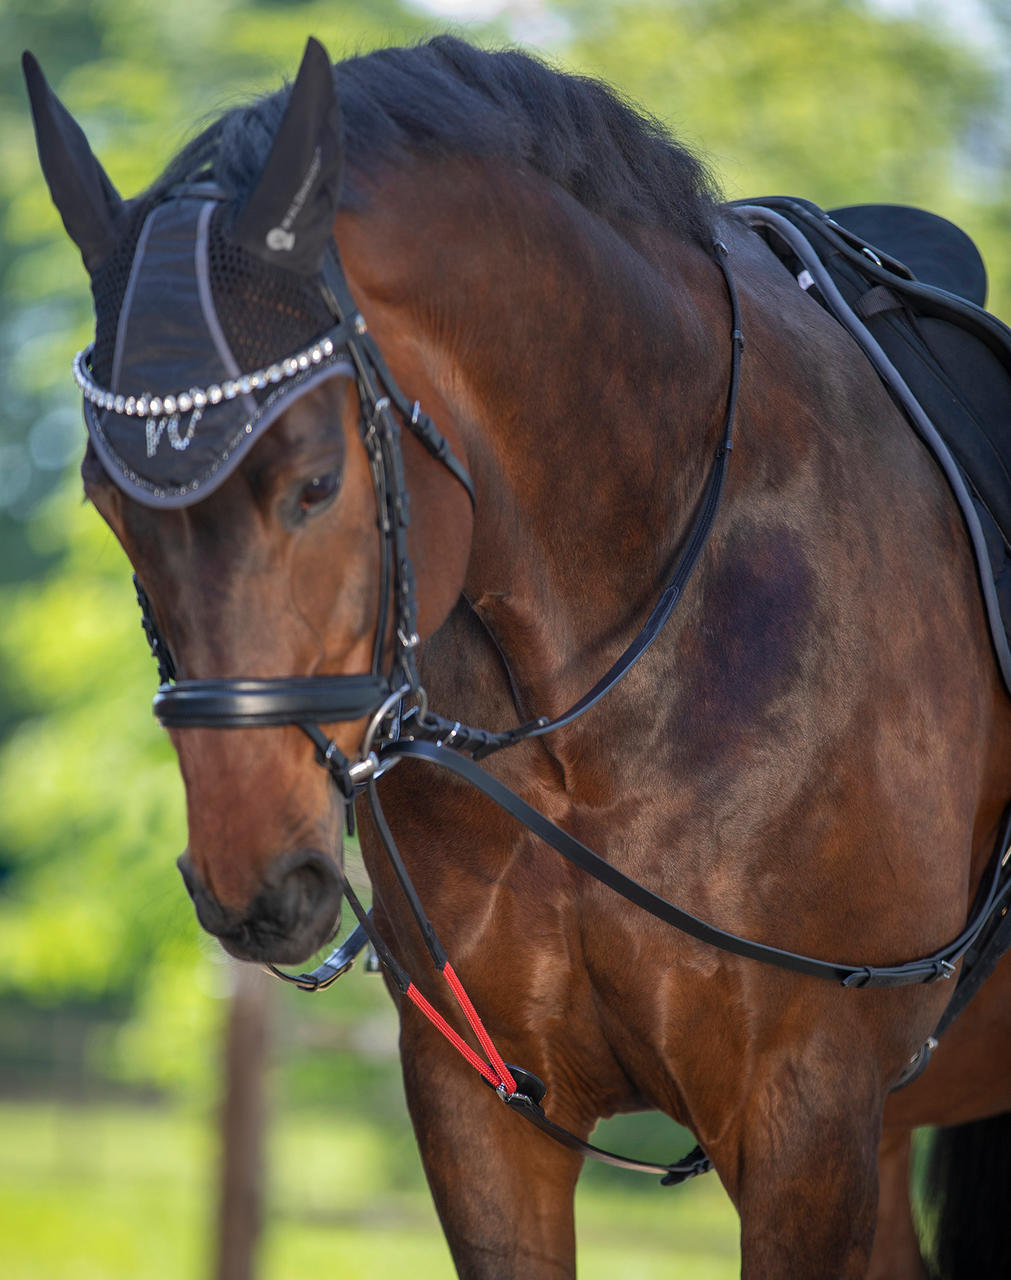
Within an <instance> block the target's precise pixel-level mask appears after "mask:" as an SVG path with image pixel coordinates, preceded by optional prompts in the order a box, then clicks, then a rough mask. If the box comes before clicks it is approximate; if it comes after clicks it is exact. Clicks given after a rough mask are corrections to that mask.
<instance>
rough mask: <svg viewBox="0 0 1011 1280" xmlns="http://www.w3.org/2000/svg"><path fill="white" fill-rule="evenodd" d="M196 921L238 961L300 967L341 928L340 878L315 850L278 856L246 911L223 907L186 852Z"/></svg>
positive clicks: (182, 865) (183, 863) (183, 867)
mask: <svg viewBox="0 0 1011 1280" xmlns="http://www.w3.org/2000/svg"><path fill="white" fill-rule="evenodd" d="M178 866H179V871H180V873H181V874H182V878H183V883H184V884H185V885H186V889H187V891H188V893H189V895H190V897H191V898H192V899H193V905H194V907H195V908H196V913H197V919H198V920H199V921H200V924H201V926H202V927H203V928H204V929H206V930H207V932H208V933H210V934H213V935H214V937H216V938H217V939H218V941H219V942H220V943H221V945H222V946H223V947H224V949H225V950H226V951H227V952H228V953H229V955H233V956H235V957H236V959H238V960H255V961H259V962H261V963H272V964H301V963H302V962H303V961H304V960H306V959H308V957H309V956H311V955H312V954H313V952H314V951H317V950H318V949H319V948H320V947H321V946H323V945H324V944H325V943H326V942H329V940H330V939H331V938H332V937H333V936H334V934H335V933H336V932H337V928H338V926H339V924H340V914H341V876H340V872H339V870H338V868H337V866H336V864H335V863H334V861H333V859H332V858H330V857H328V856H327V855H326V854H324V853H320V852H319V851H318V850H316V849H300V850H296V851H294V852H292V853H289V854H286V855H284V856H283V857H281V858H278V859H277V860H276V861H275V862H274V863H273V864H272V865H271V867H270V869H269V871H268V872H267V874H266V876H265V877H264V880H263V885H262V888H261V889H260V891H259V893H257V895H256V897H255V898H254V899H253V900H252V902H250V904H249V906H248V907H247V908H246V910H245V911H243V912H239V911H236V910H235V909H233V908H231V907H228V906H225V905H223V904H222V903H221V902H219V901H218V899H217V898H215V896H214V895H213V894H212V893H211V891H210V890H209V889H208V888H207V887H206V885H204V884H203V883H202V881H201V880H200V877H199V876H198V875H197V873H196V871H195V870H194V867H193V863H192V860H191V859H190V856H189V854H188V853H184V854H182V855H181V857H180V858H179V860H178Z"/></svg>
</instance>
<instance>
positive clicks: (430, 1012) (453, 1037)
mask: <svg viewBox="0 0 1011 1280" xmlns="http://www.w3.org/2000/svg"><path fill="white" fill-rule="evenodd" d="M407 998H408V999H409V1000H410V1001H411V1002H412V1003H413V1004H415V1005H416V1006H417V1007H418V1008H419V1009H420V1010H421V1012H422V1013H423V1014H424V1015H425V1017H426V1018H427V1019H428V1020H429V1022H431V1023H432V1024H433V1025H434V1026H436V1027H437V1028H438V1029H439V1030H440V1031H441V1032H442V1034H443V1035H444V1036H445V1037H446V1039H447V1040H448V1041H449V1042H450V1044H452V1045H453V1046H454V1048H456V1049H457V1050H458V1051H459V1052H460V1053H462V1054H463V1056H464V1057H465V1058H466V1059H467V1061H468V1062H469V1063H470V1065H471V1066H472V1067H473V1068H474V1070H475V1071H480V1073H481V1074H482V1075H483V1076H484V1078H485V1079H486V1080H487V1081H488V1083H489V1084H490V1085H492V1086H493V1087H494V1088H496V1089H497V1088H498V1087H499V1085H500V1084H504V1083H506V1082H505V1081H504V1080H502V1079H501V1077H500V1076H497V1075H496V1074H495V1072H494V1070H493V1069H492V1068H491V1067H490V1066H489V1065H488V1064H487V1062H485V1061H484V1059H483V1058H482V1057H481V1055H480V1054H478V1053H475V1052H474V1050H473V1049H472V1048H471V1047H470V1045H469V1044H468V1043H467V1042H466V1040H464V1039H463V1038H462V1037H461V1036H459V1035H458V1034H457V1033H456V1032H455V1031H454V1030H453V1028H452V1027H451V1026H450V1025H449V1023H448V1022H447V1021H446V1019H445V1018H444V1017H443V1016H442V1014H441V1013H439V1011H438V1010H437V1009H435V1008H433V1007H432V1005H431V1004H429V1002H428V1001H427V1000H426V999H425V997H424V996H423V995H422V994H421V992H420V991H419V990H418V988H417V987H416V986H415V985H414V983H413V982H412V983H411V985H410V986H409V987H408V988H407ZM511 1079H512V1077H510V1080H511ZM510 1092H515V1086H514V1088H513V1089H512V1090H511V1091H510Z"/></svg>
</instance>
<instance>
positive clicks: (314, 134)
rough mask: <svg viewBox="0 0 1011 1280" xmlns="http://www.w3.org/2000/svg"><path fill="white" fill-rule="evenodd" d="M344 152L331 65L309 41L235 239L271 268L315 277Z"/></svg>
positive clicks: (329, 226)
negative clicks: (270, 265) (279, 268)
mask: <svg viewBox="0 0 1011 1280" xmlns="http://www.w3.org/2000/svg"><path fill="white" fill-rule="evenodd" d="M342 159H343V148H342V145H341V121H340V109H339V107H338V105H337V95H336V93H335V92H334V84H333V67H332V66H331V64H330V59H329V57H328V55H327V52H326V50H325V49H324V48H323V46H322V45H321V44H320V43H319V41H318V40H314V39H312V38H311V37H310V39H309V41H308V42H307V44H306V46H305V53H304V54H303V55H302V65H301V66H300V67H299V69H298V76H297V77H296V79H295V83H294V85H293V86H292V90H291V97H290V98H289V99H288V105H287V106H286V107H285V110H284V115H283V116H282V117H281V123H280V126H279V127H278V130H277V136H276V137H275V138H274V142H273V145H272V146H271V149H270V155H269V156H268V157H267V162H266V164H265V165H264V167H263V172H262V173H261V174H260V179H259V181H258V182H257V184H256V187H255V189H254V190H253V194H252V195H251V196H250V197H249V199H248V200H247V201H246V203H245V205H244V206H243V208H242V209H241V210H240V212H239V214H238V216H237V218H236V220H235V226H234V228H233V230H232V236H233V238H234V239H235V240H236V241H237V242H238V243H239V244H241V245H242V246H243V247H244V248H246V249H248V250H249V251H250V252H251V253H255V254H256V255H257V257H259V258H262V259H264V260H265V261H267V262H270V263H273V264H274V265H275V266H279V267H287V269H288V270H289V271H296V272H298V273H299V274H300V275H305V276H314V275H318V274H319V271H320V269H321V267H322V264H323V254H324V253H325V251H326V246H327V242H328V241H329V239H330V236H331V235H332V234H333V223H334V218H335V217H336V216H337V201H338V199H339V198H340V186H341V168H342Z"/></svg>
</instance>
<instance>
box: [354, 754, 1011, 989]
mask: <svg viewBox="0 0 1011 1280" xmlns="http://www.w3.org/2000/svg"><path fill="white" fill-rule="evenodd" d="M379 758H380V762H381V764H384V765H385V764H388V763H392V762H394V761H396V760H403V759H416V760H426V761H428V762H429V763H430V764H436V765H439V766H440V767H442V768H444V769H448V770H449V771H450V772H451V773H454V774H456V775H457V777H459V778H463V779H464V781H466V782H469V783H470V784H471V785H472V786H474V787H477V789H478V790H479V791H481V792H483V794H484V795H486V796H487V797H488V798H489V800H493V801H494V802H495V803H496V804H497V805H498V806H499V807H500V808H501V809H503V810H504V811H505V812H506V813H508V814H509V815H510V816H511V817H513V818H515V819H516V820H517V821H518V822H521V823H522V824H523V825H524V826H525V827H527V828H528V830H530V831H532V832H533V833H534V835H536V836H539V837H540V839H542V840H543V841H544V842H545V843H546V844H548V845H550V846H551V847H552V848H553V849H555V850H556V851H557V852H558V853H560V854H561V855H562V857H563V858H566V859H567V860H568V861H569V862H571V863H573V864H574V865H575V866H577V867H580V868H581V869H582V870H583V871H586V872H588V873H589V874H590V875H591V876H593V877H594V879H596V880H599V881H600V882H601V883H602V884H606V885H607V886H608V888H610V889H613V890H614V892H615V893H618V894H620V895H621V896H622V897H623V898H625V899H627V900H628V901H629V902H632V903H634V904H635V905H636V906H638V907H641V908H642V909H643V910H644V911H648V912H649V913H650V915H653V916H656V918H657V919H658V920H663V921H664V922H665V923H666V924H669V925H673V926H674V928H676V929H679V930H680V931H681V932H682V933H686V934H688V935H689V936H690V937H692V938H697V939H698V940H699V941H700V942H705V943H708V944H709V945H710V946H714V947H717V948H719V949H720V950H721V951H728V952H730V953H731V954H733V955H738V956H743V957H745V958H747V959H751V960H761V961H764V962H765V963H766V964H772V965H776V966H777V967H779V968H782V969H790V970H792V971H793V972H794V973H803V974H808V975H809V976H811V977H814V978H827V979H829V980H830V981H833V982H838V983H841V984H842V986H844V987H902V986H911V985H916V984H923V983H927V982H936V981H937V980H938V979H948V978H951V977H952V975H953V974H954V972H955V966H956V964H957V963H958V961H959V960H960V959H961V958H962V956H963V955H964V954H965V953H966V952H967V951H968V950H969V948H970V947H971V946H972V945H973V943H974V942H975V941H976V940H977V938H978V937H979V936H980V934H981V933H982V932H983V930H984V928H985V927H986V925H987V922H988V921H989V920H991V919H992V917H993V916H994V914H995V912H997V911H998V910H999V909H1000V908H1001V907H1002V905H1005V904H1006V903H1007V902H1008V900H1009V899H1011V876H1005V875H1003V872H1004V870H1005V866H1006V860H1005V855H1006V854H1007V853H1008V850H1009V847H1011V805H1009V806H1008V808H1007V809H1006V810H1005V812H1004V816H1003V819H1002V822H1001V826H1000V832H999V835H998V839H997V848H996V855H995V857H994V860H993V861H994V868H993V872H992V876H991V880H990V883H989V886H988V889H987V890H986V893H985V895H984V897H983V900H982V902H980V903H979V905H978V906H977V908H976V911H975V912H974V913H973V916H972V918H971V919H970V921H969V923H968V924H967V925H966V927H965V929H963V931H962V932H961V933H960V934H959V935H958V937H957V938H954V939H952V941H951V942H949V943H948V944H947V945H946V946H943V947H941V948H940V949H939V950H937V951H935V952H934V953H933V954H932V955H929V956H924V957H922V958H921V959H918V960H910V961H907V962H906V963H904V964H898V965H854V964H839V963H835V962H833V961H829V960H819V959H816V958H814V957H813V956H805V955H800V954H798V953H796V952H793V951H786V950H783V949H781V948H779V947H773V946H769V945H768V944H766V943H763V942H754V941H752V940H751V939H749V938H742V937H740V936H739V935H738V934H735V933H730V932H728V931H727V930H724V929H720V928H718V927H717V926H716V925H713V924H709V923H707V922H706V921H705V920H700V919H699V917H698V916H694V915H692V914H691V912H689V911H685V910H684V909H683V908H682V907H677V906H675V905H674V903H672V902H668V901H667V899H666V898H661V897H660V896H659V895H658V894H655V893H653V892H652V890H650V889H647V888H646V887H645V885H642V884H640V883H639V882H638V881H637V880H633V879H631V877H630V876H626V875H625V874H624V873H623V872H621V871H619V870H618V869H617V868H616V867H614V866H612V865H611V863H609V862H605V860H604V859H603V858H601V857H600V855H599V854H596V853H594V852H593V850H592V849H588V848H587V847H586V845H584V844H582V843H581V842H580V841H579V840H577V839H576V838H575V837H574V836H571V835H569V833H568V832H567V831H564V830H563V829H562V828H561V827H559V826H558V825H557V824H556V823H554V822H552V821H551V819H550V818H546V817H545V816H544V815H543V814H542V813H539V812H538V811H537V810H536V809H534V808H533V807H532V806H531V805H529V804H527V802H526V801H525V800H523V799H522V798H521V797H520V796H518V795H516V793H515V792H514V791H511V790H510V789H509V788H508V787H507V786H505V785H504V783H501V782H499V780H498V779H497V778H494V777H492V775H491V774H489V773H487V772H486V771H485V770H484V769H482V768H481V767H480V766H479V765H477V764H475V763H474V762H473V761H472V760H469V759H467V757H466V756H462V755H460V754H459V753H458V752H455V751H452V750H450V749H447V748H446V747H440V746H439V745H438V744H436V743H432V742H419V741H410V740H408V741H403V742H395V743H388V744H386V745H385V746H383V748H382V749H381V750H380V752H379Z"/></svg>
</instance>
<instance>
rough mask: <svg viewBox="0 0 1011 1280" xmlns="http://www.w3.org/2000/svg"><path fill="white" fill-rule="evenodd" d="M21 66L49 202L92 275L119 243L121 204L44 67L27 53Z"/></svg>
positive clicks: (117, 194) (82, 132)
mask: <svg viewBox="0 0 1011 1280" xmlns="http://www.w3.org/2000/svg"><path fill="white" fill-rule="evenodd" d="M21 65H22V68H23V69H24V73H25V82H26V84H27V85H28V98H29V101H30V102H31V108H32V119H33V121H34V122H35V137H36V141H37V142H38V148H39V160H40V161H41V163H42V172H43V173H44V174H45V177H46V182H47V183H48V184H49V191H50V194H51V195H52V197H53V204H55V205H56V208H57V209H58V210H59V213H60V217H61V218H62V219H63V225H64V226H65V227H66V228H67V232H68V234H69V235H70V238H71V239H72V240H73V242H74V243H75V244H76V245H77V247H78V249H80V251H81V257H82V258H83V259H84V265H85V266H86V267H87V268H88V271H89V272H90V274H91V275H94V274H95V271H96V270H97V269H98V267H99V266H101V264H102V263H103V262H104V261H105V259H106V258H107V257H108V255H109V254H110V253H111V251H112V249H113V247H114V246H115V244H116V241H117V239H118V234H119V232H118V225H117V219H118V217H119V213H120V211H121V209H122V207H123V202H122V200H121V199H120V197H119V193H118V192H117V191H116V188H115V187H114V186H113V185H112V183H111V182H110V181H109V178H108V175H107V174H106V172H105V170H104V169H103V168H102V166H101V165H100V164H99V163H98V161H97V160H96V159H95V157H94V155H93V153H92V150H91V147H90V146H89V145H88V139H87V138H86V137H85V136H84V131H83V130H82V129H81V126H80V125H79V124H78V123H77V121H76V120H75V119H74V117H73V116H72V115H71V114H70V112H69V111H68V110H67V108H66V107H65V106H64V105H63V103H62V102H61V101H60V100H59V98H58V97H57V96H56V94H55V93H53V91H52V89H50V87H49V84H48V83H47V81H46V77H45V76H44V75H43V74H42V68H41V67H40V66H39V64H38V62H36V60H35V58H34V57H33V56H32V54H30V53H29V52H28V51H27V50H25V52H24V54H23V55H22V57H21Z"/></svg>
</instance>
